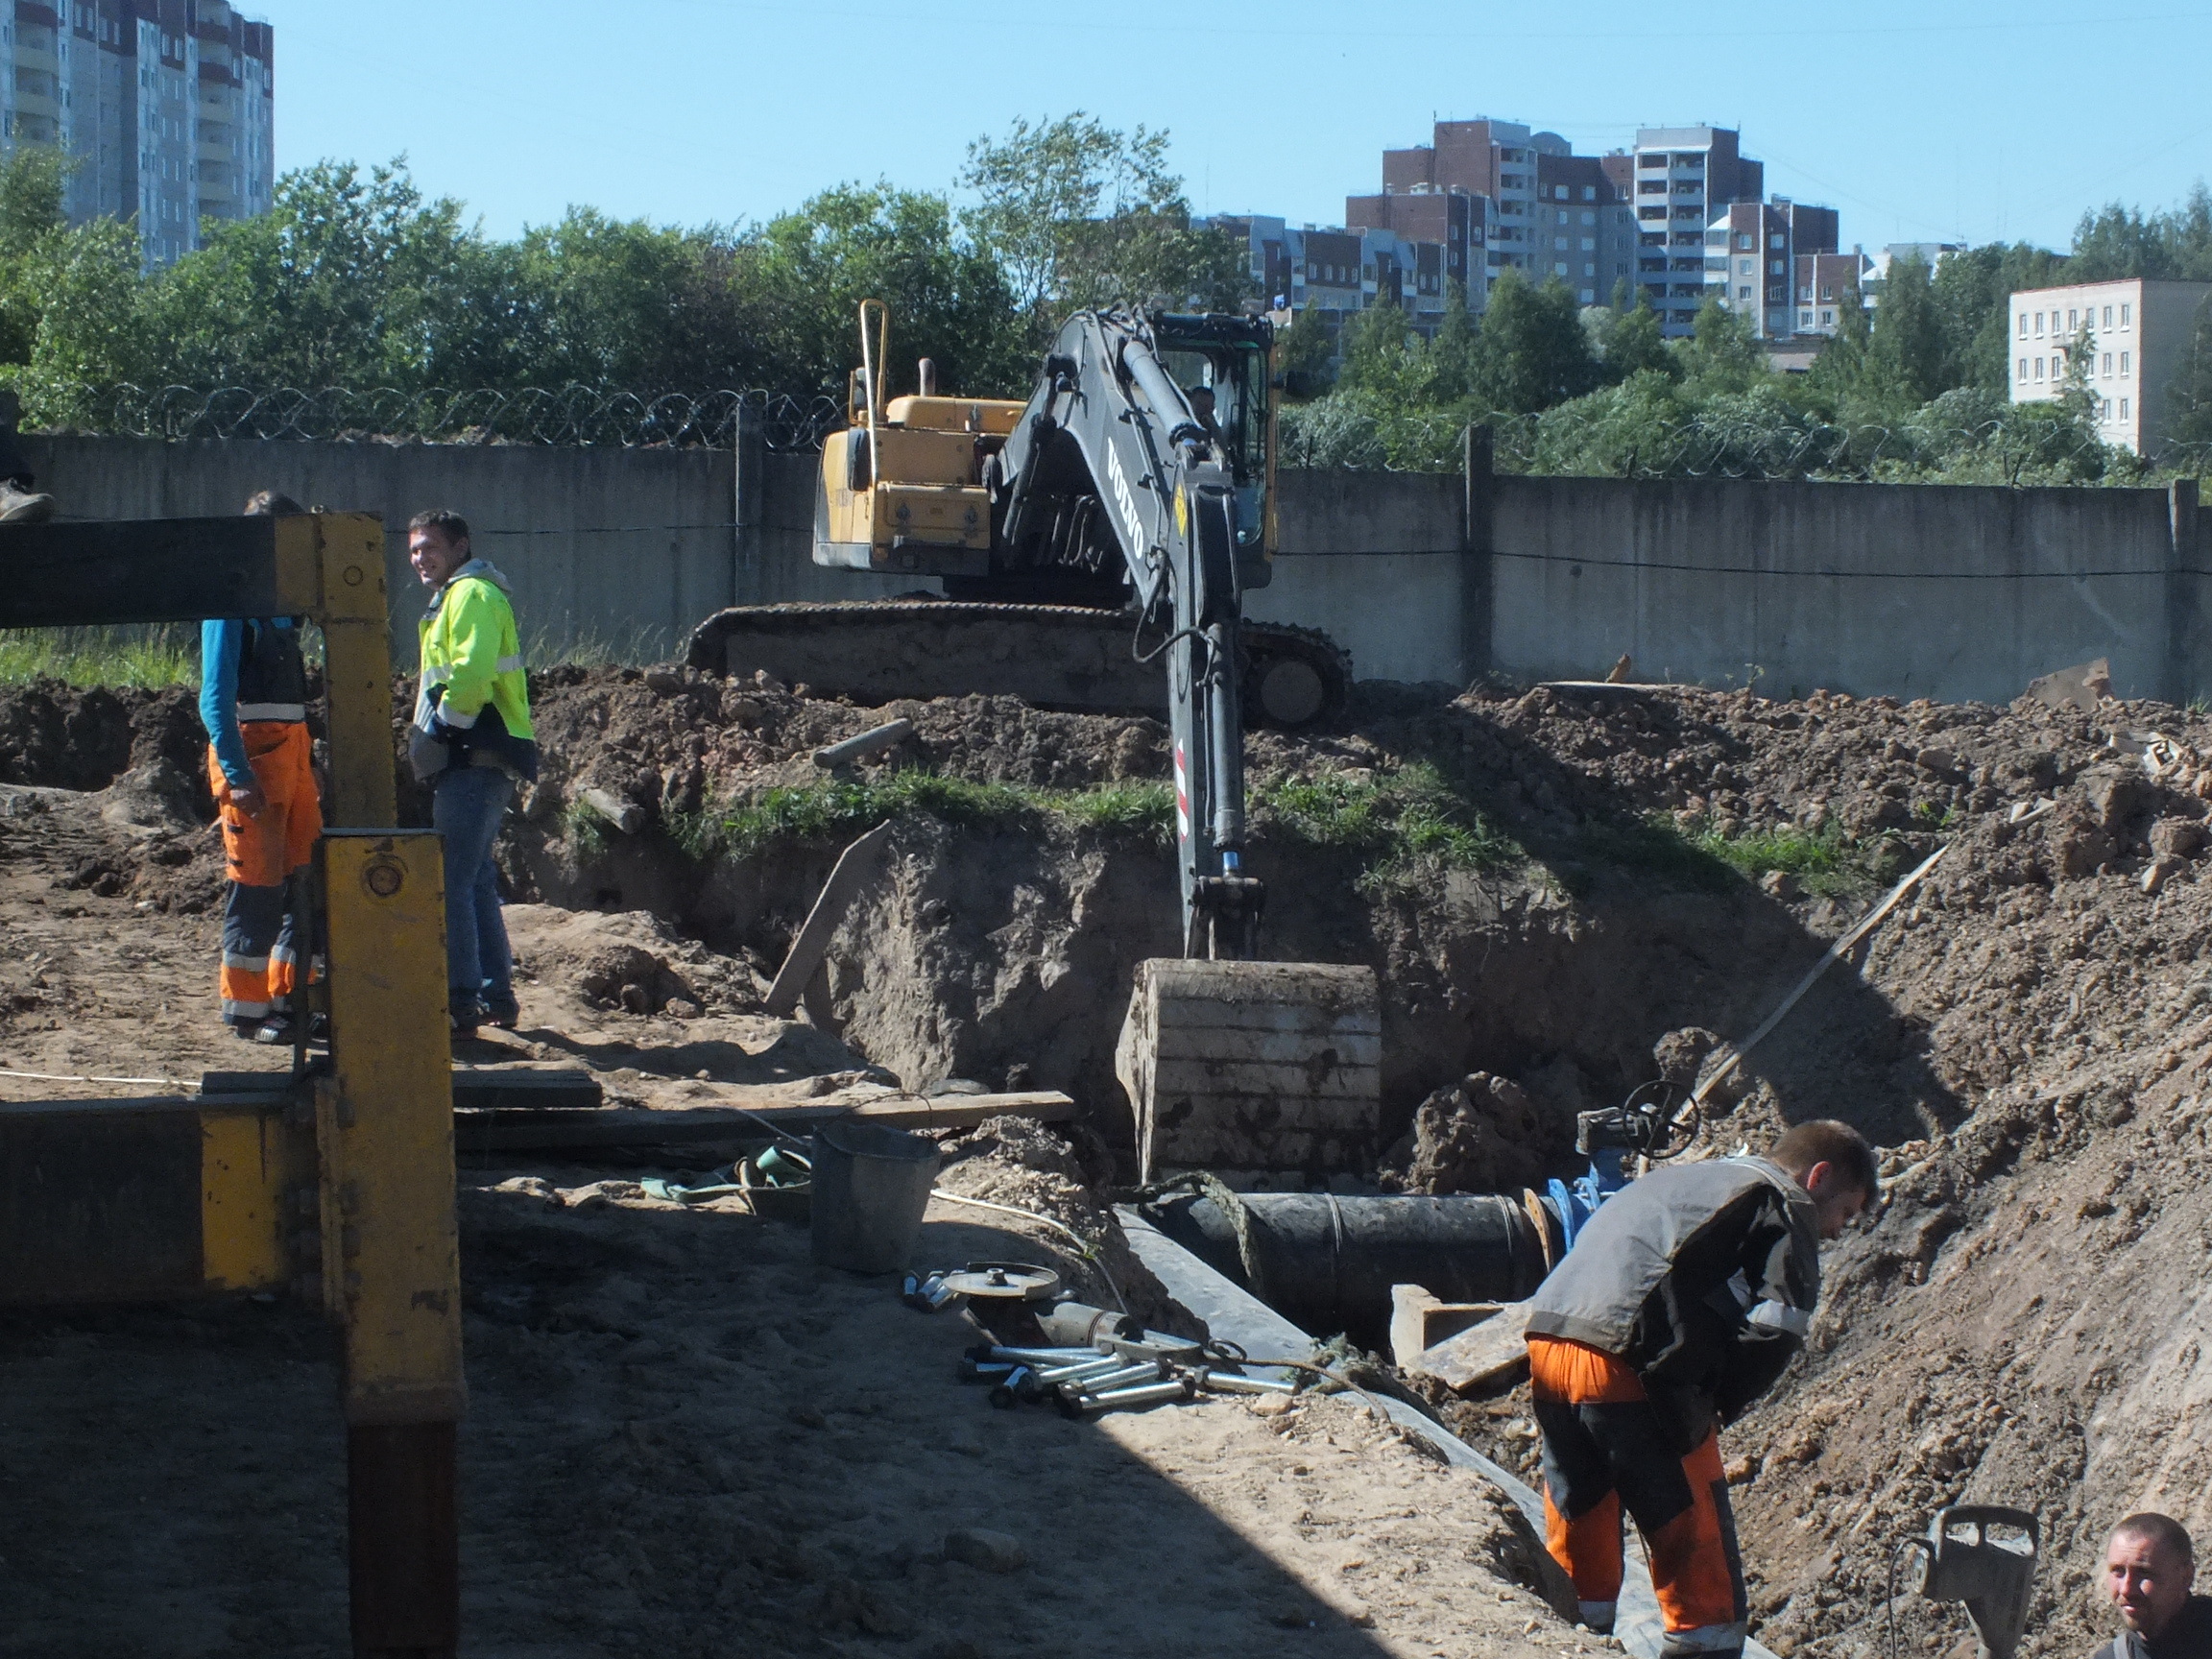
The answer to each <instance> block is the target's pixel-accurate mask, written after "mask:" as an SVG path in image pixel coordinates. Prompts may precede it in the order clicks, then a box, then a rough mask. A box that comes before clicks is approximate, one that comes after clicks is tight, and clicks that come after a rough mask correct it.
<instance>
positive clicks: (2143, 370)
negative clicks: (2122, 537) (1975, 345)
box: [2010, 277, 2212, 455]
mask: <svg viewBox="0 0 2212 1659" xmlns="http://www.w3.org/2000/svg"><path fill="white" fill-rule="evenodd" d="M2208 295H2212V282H2150V281H2145V280H2144V279H2143V278H2141V277H2129V278H2127V279H2126V280H2123V281H2117V282H2078V283H2074V284H2072V285H2070V286H2068V287H2064V288H2031V289H2027V290H2024V291H2023V292H2021V293H2018V294H2015V295H2013V296H2012V305H2011V312H2012V326H2011V330H2010V332H2011V335H2012V350H2011V353H2010V355H2011V361H2012V373H2011V375H2010V379H2011V382H2012V401H2013V402H2015V403H2035V402H2048V401H2050V400H2051V399H2053V398H2056V397H2060V396H2061V395H2063V394H2064V392H2065V390H2066V387H2067V374H2068V371H2069V370H2070V369H2071V368H2072V367H2073V366H2074V364H2075V362H2076V360H2077V357H2078V356H2085V357H2086V361H2083V362H2081V363H2080V369H2081V377H2080V378H2081V384H2082V385H2083V386H2084V387H2085V388H2086V389H2087V391H2088V392H2089V394H2090V396H2092V397H2095V398H2096V399H2097V426H2098V435H2099V436H2100V437H2102V438H2103V439H2104V442H2105V443H2107V444H2114V445H2119V446H2120V447H2121V448H2124V449H2131V450H2133V451H2134V452H2135V453H2136V454H2138V455H2156V454H2157V453H2158V451H2159V449H2160V448H2161V447H2162V446H2163V445H2164V443H2165V438H2166V432H2167V428H2168V426H2169V425H2170V424H2171V422H2172V420H2173V415H2174V410H2173V388H2174V376H2175V374H2176V372H2177V371H2178V370H2179V369H2180V367H2181V365H2182V363H2183V362H2184V361H2185V360H2186V359H2187V357H2188V354H2189V343H2190V337H2191V335H2192V334H2193V333H2194V331H2195V329H2196V325H2197V313H2198V309H2199V307H2200V306H2201V305H2203V303H2204V302H2205V298H2206V296H2208Z"/></svg>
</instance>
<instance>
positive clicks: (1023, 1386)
mask: <svg viewBox="0 0 2212 1659" xmlns="http://www.w3.org/2000/svg"><path fill="white" fill-rule="evenodd" d="M1036 1384H1037V1373H1036V1372H1034V1371H1032V1370H1030V1369H1029V1367H1028V1366H1026V1365H1017V1366H1015V1367H1014V1369H1013V1370H1011V1371H1009V1372H1007V1373H1006V1378H1005V1381H1003V1382H1001V1383H998V1385H997V1386H996V1387H994V1388H993V1389H992V1390H991V1393H990V1401H991V1404H992V1405H994V1406H996V1407H998V1409H999V1410H1001V1411H1011V1410H1013V1409H1014V1407H1017V1406H1019V1405H1021V1404H1022V1401H1023V1400H1025V1399H1026V1400H1033V1399H1035V1398H1036V1393H1035V1389H1036Z"/></svg>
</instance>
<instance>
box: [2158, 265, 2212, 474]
mask: <svg viewBox="0 0 2212 1659" xmlns="http://www.w3.org/2000/svg"><path fill="white" fill-rule="evenodd" d="M2168 396H2169V397H2172V399H2173V413H2172V420H2171V422H2170V424H2169V427H2168V432H2169V434H2170V438H2171V442H2172V445H2173V447H2174V450H2175V452H2176V453H2175V460H2176V462H2177V463H2178V464H2179V465H2181V466H2184V467H2186V468H2187V469H2189V470H2190V471H2192V472H2196V473H2199V474H2201V473H2203V472H2204V470H2205V469H2206V468H2205V464H2206V461H2207V460H2208V459H2212V297H2208V298H2207V299H2206V300H2205V301H2204V302H2203V303H2201V304H2200V305H2199V306H2198V307H2197V315H2196V316H2195V317H2194V318H2193V319H2192V320H2191V322H2190V326H2189V339H2188V342H2187V344H2186V345H2185V346H2184V347H2183V349H2182V352H2181V358H2180V361H2179V362H2178V363H2177V364H2176V366H2175V370H2174V382H2173V390H2172V392H2171V393H2169V394H2168Z"/></svg>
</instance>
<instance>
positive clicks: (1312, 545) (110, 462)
mask: <svg viewBox="0 0 2212 1659" xmlns="http://www.w3.org/2000/svg"><path fill="white" fill-rule="evenodd" d="M25 445H26V448H27V449H28V451H29V453H30V458H31V460H32V463H33V465H35V466H36V468H37V469H38V472H39V481H40V485H41V487H42V488H48V489H51V490H53V491H54V492H55V493H57V494H59V495H60V497H61V499H62V505H63V509H64V511H65V512H67V513H69V514H70V515H72V516H75V517H98V518H139V517H180V516H194V515H203V514H229V513H235V512H236V511H238V509H239V507H240V506H242V505H243V504H244V502H245V499H246V497H247V496H248V495H249V494H251V493H252V492H253V491H255V490H257V489H263V488H273V489H278V490H282V491H284V492H285V493H289V494H291V495H294V496H297V497H298V498H299V499H300V500H301V501H303V502H305V503H307V504H309V505H326V506H330V507H333V508H348V509H367V510H371V511H374V512H378V513H381V514H382V515H383V517H384V520H385V523H386V525H387V526H388V527H389V537H390V539H389V543H388V552H387V564H388V565H389V574H390V578H391V581H392V591H393V594H394V605H393V609H394V624H395V633H396V634H398V635H399V636H401V642H402V648H403V649H404V648H405V647H406V644H407V641H408V638H409V637H411V635H412V632H413V626H412V625H413V618H414V616H415V615H416V613H417V606H416V601H415V595H416V592H417V589H416V587H415V584H414V580H413V576H412V573H411V572H410V571H409V570H408V569H407V566H406V550H405V545H404V538H403V536H402V534H401V527H402V526H403V525H404V524H405V522H406V519H407V517H408V516H409V515H411V514H413V513H414V512H416V511H419V510H420V509H421V508H423V507H427V506H451V507H454V508H456V509H458V510H459V511H461V512H462V513H464V514H466V515H467V516H468V517H469V519H470V521H471V522H472V523H473V524H474V525H475V526H476V527H477V531H478V538H477V550H478V551H479V552H480V553H483V554H485V555H486V556H488V557H490V558H492V559H493V561H494V562H496V563H497V564H499V565H501V566H502V567H503V568H505V569H506V570H507V572H508V573H509V574H510V575H511V576H512V577H513V578H514V580H515V583H516V586H517V593H518V596H519V599H520V609H521V612H522V615H523V625H524V630H525V633H526V634H527V635H529V636H530V637H532V638H533V639H534V640H535V641H537V642H538V644H539V648H540V649H541V651H542V650H544V649H547V648H553V649H559V648H566V647H573V646H575V645H578V644H597V645H599V646H602V647H608V648H613V649H615V650H619V651H622V652H625V653H628V654H633V655H643V656H655V655H663V654H666V653H668V652H670V651H673V650H675V649H678V648H680V646H681V642H682V640H683V638H684V637H685V635H686V634H687V633H688V631H689V629H690V628H691V626H692V625H693V624H694V623H695V622H697V621H698V620H699V619H700V618H701V617H703V616H706V615H708V614H709V613H711V612H713V611H715V610H718V609H720V608H721V607H723V606H726V605H731V604H779V603H791V602H798V601H806V600H824V599H850V598H868V597H874V596H878V595H883V594H892V593H902V592H912V591H916V590H919V589H926V588H928V587H930V586H931V584H928V583H926V582H922V581H918V580H916V579H914V578H911V577H901V578H892V577H866V576H854V575H853V574H851V573H849V572H845V571H839V570H825V569H821V568H818V567H816V566H815V565H814V564H813V563H812V561H811V559H810V557H809V553H810V548H811V538H812V524H813V505H814V490H815V477H814V469H815V461H814V458H813V457H811V456H804V455H779V454H769V453H766V452H765V451H764V450H763V449H762V448H761V447H760V445H758V444H757V442H747V443H744V444H741V445H740V447H739V448H738V450H737V451H736V452H735V453H734V454H733V453H732V452H730V451H723V450H651V449H631V450H617V449H546V448H538V447H529V446H522V445H514V446H487V447H473V446H464V445H387V444H301V443H281V442H277V443H260V442H237V443H219V442H205V443H180V444H165V443H161V442H159V441H156V440H142V439H116V438H30V439H27V440H26V441H25ZM1278 522H1279V525H1280V547H1281V551H1280V554H1279V556H1278V558H1277V560H1276V563H1275V572H1274V579H1273V581H1272V583H1271V584H1270V586H1268V587H1267V588H1266V589H1262V590H1260V591H1258V592H1256V593H1254V594H1253V595H1252V597H1251V603H1250V610H1251V613H1252V614H1254V615H1255V616H1258V617H1261V618H1263V619H1266V620H1270V621H1280V622H1289V623H1296V624H1299V625H1302V626H1306V627H1310V628H1318V629H1321V630H1324V631H1325V632H1327V633H1328V634H1330V635H1331V636H1332V637H1334V638H1335V639H1336V640H1337V641H1338V642H1339V643H1340V644H1342V645H1344V646H1345V647H1346V648H1347V649H1348V650H1349V651H1350V652H1351V653H1352V658H1353V661H1354V664H1355V668H1356V671H1357V673H1358V676H1359V677H1360V678H1362V679H1371V680H1398V681H1432V682H1443V683H1448V684H1454V685H1465V684H1466V683H1467V682H1468V681H1470V680H1471V679H1473V678H1475V677H1476V676H1478V675H1480V674H1482V673H1485V672H1497V673H1502V674H1504V675H1507V676H1511V677H1514V678H1519V679H1545V678H1587V677H1597V676H1601V675H1602V674H1603V673H1604V672H1605V671H1606V670H1607V669H1608V668H1610V667H1611V666H1612V664H1613V663H1614V661H1616V660H1617V659H1618V658H1619V657H1621V656H1623V655H1626V656H1628V657H1630V658H1631V659H1632V660H1633V662H1634V672H1635V674H1636V676H1637V677H1638V678H1653V679H1658V678H1667V679H1673V680H1681V681H1692V682H1700V683H1704V684H1712V685H1719V684H1729V683H1735V684H1741V683H1743V680H1744V679H1745V677H1746V676H1749V675H1753V674H1756V675H1757V676H1759V678H1760V683H1761V685H1763V686H1765V687H1767V688H1768V689H1770V690H1774V691H1778V692H1788V691H1791V690H1800V691H1803V690H1811V689H1812V688H1813V687H1815V686H1816V685H1824V686H1827V687H1829V688H1831V689H1834V690H1839V691H1851V692H1855V693H1858V694H1861V695H1871V694H1875V693H1881V692H1887V693H1891V694H1893V695H1897V696H1901V697H1915V696H1927V697H1936V698H1943V699H1960V698H1975V699H1983V700H1987V701H2003V700H2005V699H2008V698H2010V697H2012V696H2014V695H2016V694H2017V693H2018V692H2019V690H2020V688H2021V686H2022V685H2025V684H2026V683H2027V682H2028V681H2029V680H2030V679H2032V678H2033V677H2034V676H2035V675H2037V674H2041V673H2046V672H2048V671H2050V670H2051V669H2053V668H2056V667H2062V666H2064V665H2066V664H2068V663H2071V662H2079V661H2084V660H2086V659H2089V658H2093V657H2109V658H2110V659H2111V662H2112V677H2113V681H2114V685H2115V688H2116V689H2117V690H2118V691H2119V692H2120V693H2121V694H2122V695H2124V696H2163V697H2167V698H2171V699H2174V700H2176V701H2179V700H2185V699H2187V698H2189V697H2193V696H2196V695H2198V694H2200V692H2201V691H2202V690H2203V689H2204V688H2205V687H2206V686H2207V685H2212V641H2208V640H2207V635H2206V629H2205V626H2204V616H2203V612H2204V608H2205V604H2206V595H2205V592H2204V589H2205V586H2206V576H2205V575H2204V572H2205V570H2206V568H2207V566H2208V565H2212V549H2208V548H2207V547H2206V545H2205V542H2206V541H2207V535H2206V530H2207V526H2206V525H2205V524H2204V522H2203V520H2202V518H2201V517H2200V515H2199V513H2198V511H2197V504H2196V497H2195V493H2194V490H2193V487H2192V486H2190V485H2187V484H2183V485H2178V486H2176V488H2175V489H2173V490H2172V491H2152V490H2006V489H2001V488H1956V487H1943V486H1922V485H1901V486H1891V485H1866V484H1798V483H1755V482H1728V481H1723V480H1690V481H1627V480H1619V479H1603V478H1524V477H1493V476H1490V475H1489V474H1488V473H1487V472H1486V471H1484V470H1483V469H1481V467H1480V466H1479V465H1478V466H1477V467H1476V469H1475V470H1474V471H1473V472H1472V474H1471V475H1470V476H1468V477H1464V478H1462V477H1455V476H1437V475H1433V474H1392V473H1307V472H1291V473H1286V474H1285V475H1284V476H1283V479H1282V487H1281V491H1280V495H1279V499H1278Z"/></svg>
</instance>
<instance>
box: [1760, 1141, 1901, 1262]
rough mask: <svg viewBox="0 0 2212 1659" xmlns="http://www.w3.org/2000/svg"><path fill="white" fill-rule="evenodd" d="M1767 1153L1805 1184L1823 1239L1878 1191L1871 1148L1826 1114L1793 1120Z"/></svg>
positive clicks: (1839, 1229)
mask: <svg viewBox="0 0 2212 1659" xmlns="http://www.w3.org/2000/svg"><path fill="white" fill-rule="evenodd" d="M1767 1159H1768V1161H1769V1162H1771V1163H1773V1164H1776V1165H1779V1166H1781V1167H1782V1168H1783V1169H1785V1170H1787V1171H1788V1172H1789V1173H1790V1174H1791V1175H1792V1176H1794V1177H1795V1178H1796V1182H1797V1185H1798V1186H1800V1187H1802V1188H1804V1189H1805V1194H1806V1196H1807V1197H1809V1198H1811V1199H1812V1200H1813V1209H1814V1213H1815V1215H1817V1216H1818V1218H1819V1227H1820V1237H1821V1238H1840V1237H1841V1236H1842V1232H1843V1229H1844V1228H1845V1227H1847V1226H1849V1225H1850V1224H1851V1221H1852V1219H1853V1218H1854V1217H1855V1216H1857V1215H1858V1214H1859V1212H1860V1211H1862V1210H1863V1209H1865V1208H1866V1206H1867V1205H1869V1204H1871V1203H1872V1202H1873V1201H1874V1199H1875V1196H1876V1194H1877V1193H1879V1192H1880V1190H1881V1181H1880V1179H1879V1171H1878V1168H1877V1166H1876V1165H1875V1162H1874V1148H1873V1147H1872V1146H1870V1145H1868V1144H1867V1142H1866V1138H1865V1137H1864V1136H1863V1135H1861V1134H1860V1133H1859V1131H1858V1130H1856V1129H1854V1128H1852V1127H1851V1126H1850V1125H1849V1124H1847V1123H1839V1122H1837V1121H1836V1120H1835V1119H1834V1118H1815V1119H1813V1120H1812V1121H1810V1122H1806V1123H1800V1124H1798V1125H1797V1126H1796V1127H1795V1128H1793V1129H1791V1130H1790V1131H1789V1132H1788V1133H1787V1134H1785V1135H1784V1136H1783V1137H1782V1139H1781V1140H1779V1141H1777V1142H1774V1146H1773V1149H1772V1150H1771V1151H1769V1152H1768V1153H1767Z"/></svg>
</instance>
